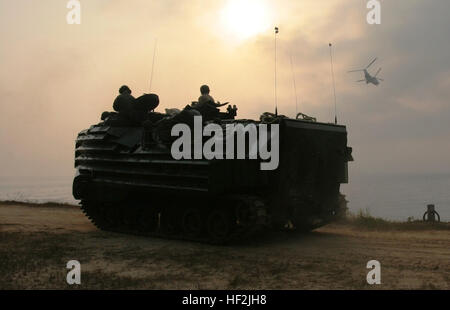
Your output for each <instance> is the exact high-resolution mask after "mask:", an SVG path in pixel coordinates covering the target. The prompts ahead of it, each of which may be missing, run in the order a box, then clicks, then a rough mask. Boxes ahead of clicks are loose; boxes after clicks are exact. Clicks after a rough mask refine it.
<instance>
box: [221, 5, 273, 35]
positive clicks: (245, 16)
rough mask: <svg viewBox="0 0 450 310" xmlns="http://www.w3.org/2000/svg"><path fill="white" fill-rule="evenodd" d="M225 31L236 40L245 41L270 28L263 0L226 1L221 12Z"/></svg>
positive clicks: (266, 7) (267, 10)
mask: <svg viewBox="0 0 450 310" xmlns="http://www.w3.org/2000/svg"><path fill="white" fill-rule="evenodd" d="M221 22H222V25H223V27H224V28H225V30H226V31H227V32H228V33H229V34H231V35H233V36H235V37H236V38H238V39H247V38H250V37H253V36H255V35H257V34H259V33H262V32H264V31H266V30H267V29H269V28H270V27H271V24H270V20H269V8H268V6H267V3H266V2H265V1H264V0H228V2H227V4H226V5H225V7H224V8H223V9H222V11H221Z"/></svg>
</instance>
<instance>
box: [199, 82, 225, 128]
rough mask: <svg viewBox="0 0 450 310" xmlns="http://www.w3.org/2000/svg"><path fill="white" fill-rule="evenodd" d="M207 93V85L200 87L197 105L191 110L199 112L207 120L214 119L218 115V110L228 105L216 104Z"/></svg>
mask: <svg viewBox="0 0 450 310" xmlns="http://www.w3.org/2000/svg"><path fill="white" fill-rule="evenodd" d="M209 91H210V90H209V86H208V85H202V86H201V87H200V93H201V96H200V97H199V98H198V103H197V104H195V105H193V108H194V109H196V110H197V111H199V112H200V113H201V114H202V116H203V117H204V118H205V119H207V120H209V119H213V118H215V117H216V116H217V115H218V114H219V109H218V108H219V107H223V106H224V105H226V104H228V102H226V103H220V102H217V103H216V102H215V101H214V98H213V97H211V95H210V94H209Z"/></svg>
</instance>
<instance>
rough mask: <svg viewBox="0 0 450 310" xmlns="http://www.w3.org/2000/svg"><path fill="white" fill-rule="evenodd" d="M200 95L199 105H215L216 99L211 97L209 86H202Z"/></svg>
mask: <svg viewBox="0 0 450 310" xmlns="http://www.w3.org/2000/svg"><path fill="white" fill-rule="evenodd" d="M200 93H201V96H200V97H198V104H204V103H208V102H209V103H212V104H214V103H215V101H214V98H213V97H211V95H210V94H209V86H208V85H202V86H201V87H200Z"/></svg>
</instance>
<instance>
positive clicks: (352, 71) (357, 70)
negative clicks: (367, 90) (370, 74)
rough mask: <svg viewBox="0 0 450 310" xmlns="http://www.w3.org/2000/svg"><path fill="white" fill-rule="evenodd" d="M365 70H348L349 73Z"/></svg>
mask: <svg viewBox="0 0 450 310" xmlns="http://www.w3.org/2000/svg"><path fill="white" fill-rule="evenodd" d="M362 71H364V70H352V71H347V73H351V72H362Z"/></svg>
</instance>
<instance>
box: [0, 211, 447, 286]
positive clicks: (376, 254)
mask: <svg viewBox="0 0 450 310" xmlns="http://www.w3.org/2000/svg"><path fill="white" fill-rule="evenodd" d="M373 259H375V260H378V261H379V262H380V263H381V282H382V284H381V285H376V286H371V285H368V284H367V282H366V275H367V273H368V271H369V270H368V269H367V268H366V264H367V262H368V261H369V260H373ZM70 260H78V261H79V262H80V263H81V285H75V286H69V285H68V284H67V283H66V274H67V272H68V270H67V269H66V263H67V262H68V261H70ZM0 289H446V290H448V289H450V229H434V228H433V227H426V228H424V229H420V230H406V231H402V230H386V231H380V230H378V231H375V230H367V229H362V228H358V227H354V226H352V225H348V224H333V225H329V226H326V227H323V228H321V229H318V230H316V231H314V232H312V233H309V234H292V233H285V232H280V233H270V234H267V235H264V236H261V237H259V238H257V239H256V240H252V241H246V242H243V243H242V244H237V245H232V246H211V245H205V244H199V243H191V242H185V241H174V240H163V239H158V238H146V237H139V236H130V235H123V234H118V233H109V232H103V231H99V230H97V229H96V228H95V227H94V226H93V225H92V224H91V223H90V222H89V220H88V219H87V218H86V217H85V216H84V215H83V214H82V213H81V211H80V210H79V209H78V208H77V207H72V206H38V205H31V204H29V205H27V204H12V203H0Z"/></svg>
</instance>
